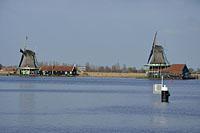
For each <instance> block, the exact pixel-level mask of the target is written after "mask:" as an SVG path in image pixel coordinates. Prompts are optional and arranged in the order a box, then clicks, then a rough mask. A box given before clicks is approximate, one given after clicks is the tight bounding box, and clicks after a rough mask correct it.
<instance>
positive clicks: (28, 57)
mask: <svg viewBox="0 0 200 133" xmlns="http://www.w3.org/2000/svg"><path fill="white" fill-rule="evenodd" d="M20 52H21V53H22V56H21V60H20V63H19V66H18V74H20V75H28V76H30V75H37V74H38V70H39V69H38V67H37V61H36V55H35V52H33V51H32V50H28V49H25V48H24V50H22V49H20Z"/></svg>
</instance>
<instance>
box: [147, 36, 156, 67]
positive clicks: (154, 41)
mask: <svg viewBox="0 0 200 133" xmlns="http://www.w3.org/2000/svg"><path fill="white" fill-rule="evenodd" d="M156 36H157V32H156V33H155V36H154V39H153V44H152V48H151V52H150V55H149V58H148V61H147V64H148V63H149V61H150V59H151V56H152V55H153V50H154V48H155V44H156Z"/></svg>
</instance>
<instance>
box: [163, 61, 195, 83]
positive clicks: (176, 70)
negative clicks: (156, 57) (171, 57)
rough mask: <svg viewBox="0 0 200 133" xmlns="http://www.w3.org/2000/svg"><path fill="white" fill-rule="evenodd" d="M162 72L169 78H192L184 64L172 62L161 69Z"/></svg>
mask: <svg viewBox="0 0 200 133" xmlns="http://www.w3.org/2000/svg"><path fill="white" fill-rule="evenodd" d="M162 74H163V75H164V76H165V77H166V78H170V79H192V78H193V77H192V76H191V74H190V72H189V69H188V68H187V66H186V64H172V65H171V66H170V67H168V68H166V69H163V70H162Z"/></svg>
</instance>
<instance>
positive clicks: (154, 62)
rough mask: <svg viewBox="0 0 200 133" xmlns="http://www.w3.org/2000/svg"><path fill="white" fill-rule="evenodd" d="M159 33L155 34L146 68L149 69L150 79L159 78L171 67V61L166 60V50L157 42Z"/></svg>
mask: <svg viewBox="0 0 200 133" xmlns="http://www.w3.org/2000/svg"><path fill="white" fill-rule="evenodd" d="M156 37H157V32H156V33H155V36H154V40H153V45H152V49H151V52H150V55H149V58H148V61H147V64H146V65H145V66H147V67H148V71H147V74H148V77H150V78H156V77H157V78H159V77H160V76H161V71H162V70H163V69H165V68H167V67H169V66H170V64H169V61H168V60H167V58H166V55H165V52H164V48H163V47H162V46H161V45H159V44H157V42H156Z"/></svg>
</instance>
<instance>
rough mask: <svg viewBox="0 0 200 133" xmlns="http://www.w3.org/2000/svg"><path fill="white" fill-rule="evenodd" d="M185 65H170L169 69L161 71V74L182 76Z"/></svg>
mask: <svg viewBox="0 0 200 133" xmlns="http://www.w3.org/2000/svg"><path fill="white" fill-rule="evenodd" d="M185 67H186V64H172V65H171V66H170V67H168V68H166V69H163V70H162V72H167V73H173V74H178V75H180V74H182V73H183V70H184V68H185Z"/></svg>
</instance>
